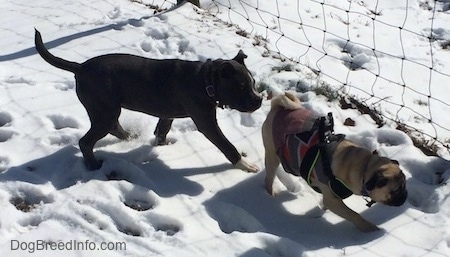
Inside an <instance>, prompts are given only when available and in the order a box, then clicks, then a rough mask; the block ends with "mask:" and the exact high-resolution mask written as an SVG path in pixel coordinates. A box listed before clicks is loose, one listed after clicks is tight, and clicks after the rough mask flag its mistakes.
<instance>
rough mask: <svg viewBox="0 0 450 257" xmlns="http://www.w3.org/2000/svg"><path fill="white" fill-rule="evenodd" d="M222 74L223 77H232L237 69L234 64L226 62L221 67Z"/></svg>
mask: <svg viewBox="0 0 450 257" xmlns="http://www.w3.org/2000/svg"><path fill="white" fill-rule="evenodd" d="M220 68H221V69H220V76H222V77H223V78H229V77H231V76H232V75H233V74H234V72H235V69H234V67H233V65H232V64H231V63H229V62H224V63H223V64H222V65H221V67H220Z"/></svg>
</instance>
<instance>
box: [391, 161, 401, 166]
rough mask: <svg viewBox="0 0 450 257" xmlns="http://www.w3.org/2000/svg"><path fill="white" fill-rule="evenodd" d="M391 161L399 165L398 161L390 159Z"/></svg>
mask: <svg viewBox="0 0 450 257" xmlns="http://www.w3.org/2000/svg"><path fill="white" fill-rule="evenodd" d="M391 162H392V163H394V164H397V165H400V163H399V162H398V161H397V160H391Z"/></svg>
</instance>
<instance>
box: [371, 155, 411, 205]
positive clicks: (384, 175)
mask: <svg viewBox="0 0 450 257" xmlns="http://www.w3.org/2000/svg"><path fill="white" fill-rule="evenodd" d="M366 189H367V191H368V192H369V196H370V198H372V200H374V201H375V202H379V203H383V204H386V205H390V206H400V205H402V204H403V203H405V201H406V198H407V197H408V191H407V190H406V178H405V174H403V172H402V170H401V169H400V167H399V165H398V162H396V161H393V162H390V163H387V164H384V165H382V166H380V168H379V169H378V170H377V171H376V172H375V174H374V175H373V177H372V178H371V179H370V180H369V181H367V183H366Z"/></svg>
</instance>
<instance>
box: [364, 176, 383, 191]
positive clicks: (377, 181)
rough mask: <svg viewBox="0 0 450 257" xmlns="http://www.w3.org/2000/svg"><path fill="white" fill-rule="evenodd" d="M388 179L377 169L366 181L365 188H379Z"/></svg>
mask: <svg viewBox="0 0 450 257" xmlns="http://www.w3.org/2000/svg"><path fill="white" fill-rule="evenodd" d="M388 182H389V180H388V179H387V178H386V177H384V176H383V173H382V172H381V171H377V172H376V173H375V174H373V176H372V177H371V178H370V179H369V180H368V181H367V182H366V184H365V186H366V189H367V190H369V191H371V190H374V189H375V188H381V187H384V186H386V185H387V183H388Z"/></svg>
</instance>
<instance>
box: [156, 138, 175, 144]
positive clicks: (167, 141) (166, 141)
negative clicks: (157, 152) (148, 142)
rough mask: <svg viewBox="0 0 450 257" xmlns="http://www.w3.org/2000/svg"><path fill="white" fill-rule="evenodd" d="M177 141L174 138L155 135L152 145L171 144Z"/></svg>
mask: <svg viewBox="0 0 450 257" xmlns="http://www.w3.org/2000/svg"><path fill="white" fill-rule="evenodd" d="M176 142H177V140H176V139H175V138H164V139H163V138H160V137H156V138H155V139H154V140H153V142H152V145H154V146H161V145H171V144H175V143H176Z"/></svg>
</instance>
